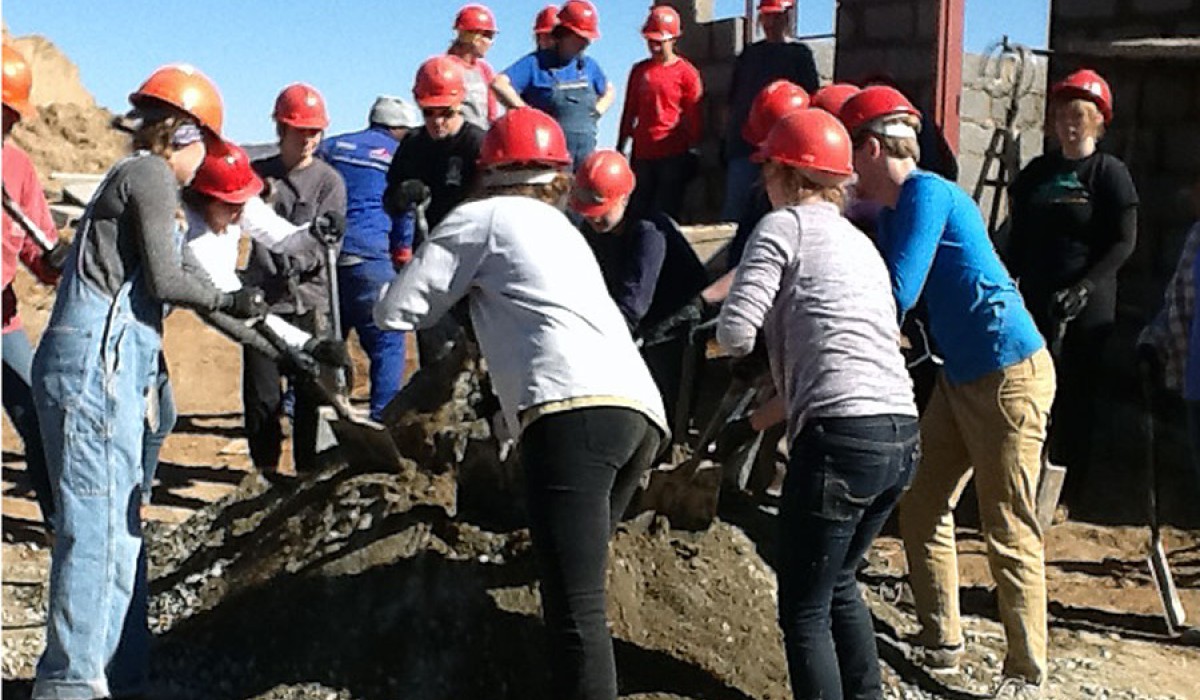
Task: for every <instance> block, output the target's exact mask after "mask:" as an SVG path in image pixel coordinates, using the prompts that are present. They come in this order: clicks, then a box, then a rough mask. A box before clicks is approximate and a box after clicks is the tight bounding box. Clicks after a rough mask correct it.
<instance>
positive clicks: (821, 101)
mask: <svg viewBox="0 0 1200 700" xmlns="http://www.w3.org/2000/svg"><path fill="white" fill-rule="evenodd" d="M861 90H862V88H860V87H859V86H857V85H853V84H851V83H830V84H829V85H826V86H825V87H823V88H821V89H819V90H817V91H816V92H814V93H813V96H812V106H813V107H817V108H819V109H823V110H825V111H826V112H829V113H830V114H832V115H833V116H835V117H836V116H837V115H839V114H841V112H842V106H843V105H845V104H846V100H848V99H850V98H851V97H854V96H855V95H857V94H858V93H859V92H860V91H861Z"/></svg>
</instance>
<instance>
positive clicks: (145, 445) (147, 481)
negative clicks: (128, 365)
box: [142, 356, 179, 505]
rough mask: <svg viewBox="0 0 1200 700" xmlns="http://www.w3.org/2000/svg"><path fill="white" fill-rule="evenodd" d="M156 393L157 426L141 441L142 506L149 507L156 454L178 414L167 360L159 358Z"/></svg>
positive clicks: (149, 430) (155, 470) (147, 432)
mask: <svg viewBox="0 0 1200 700" xmlns="http://www.w3.org/2000/svg"><path fill="white" fill-rule="evenodd" d="M158 362H159V365H158V379H157V381H156V385H155V386H156V390H155V391H156V393H157V394H158V424H157V425H147V426H146V435H145V437H143V439H142V504H143V505H150V497H151V494H152V493H153V491H154V475H155V474H156V473H157V472H158V454H159V452H161V451H162V446H163V442H165V441H166V439H167V436H168V435H170V434H171V431H172V430H174V429H175V421H177V420H178V419H179V412H178V411H177V410H176V408H175V392H174V390H173V389H171V377H170V375H168V374H167V360H166V358H165V357H161V356H160V357H159V360H158Z"/></svg>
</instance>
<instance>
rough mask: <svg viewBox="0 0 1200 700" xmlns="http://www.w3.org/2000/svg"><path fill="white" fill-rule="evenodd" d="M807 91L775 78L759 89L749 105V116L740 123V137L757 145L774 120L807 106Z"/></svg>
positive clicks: (773, 124)
mask: <svg viewBox="0 0 1200 700" xmlns="http://www.w3.org/2000/svg"><path fill="white" fill-rule="evenodd" d="M808 102H809V100H808V93H807V92H805V90H804V88H802V87H800V86H799V85H797V84H795V83H792V82H788V81H787V80H776V81H775V82H773V83H771V84H770V85H768V86H766V87H765V88H763V89H762V90H760V91H759V93H758V95H756V96H755V97H754V103H753V104H751V105H750V116H748V117H747V118H746V123H745V124H743V125H742V138H744V139H746V142H747V143H749V144H752V145H754V146H757V145H758V144H760V143H762V142H763V141H764V140H765V139H766V138H767V134H768V133H770V131H771V127H772V126H775V122H777V121H779V120H780V119H782V118H783V116H784V115H785V114H789V113H791V112H793V111H795V110H797V109H805V108H807V107H808Z"/></svg>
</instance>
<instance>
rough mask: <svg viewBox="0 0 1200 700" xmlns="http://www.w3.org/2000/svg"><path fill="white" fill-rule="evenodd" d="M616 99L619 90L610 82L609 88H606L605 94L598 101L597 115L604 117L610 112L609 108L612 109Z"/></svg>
mask: <svg viewBox="0 0 1200 700" xmlns="http://www.w3.org/2000/svg"><path fill="white" fill-rule="evenodd" d="M616 99H617V90H616V88H614V87H613V84H612V83H611V82H610V83H609V84H608V87H606V88H604V94H603V95H601V96H600V99H598V100H596V113H597V114H599V115H600V116H604V113H605V112H607V111H608V108H609V107H612V105H613V102H615V101H616Z"/></svg>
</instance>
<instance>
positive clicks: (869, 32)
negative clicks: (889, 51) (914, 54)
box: [864, 2, 915, 41]
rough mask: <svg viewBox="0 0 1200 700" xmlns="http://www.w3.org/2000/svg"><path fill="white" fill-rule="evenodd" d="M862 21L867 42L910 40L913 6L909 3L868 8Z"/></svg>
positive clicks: (912, 24)
mask: <svg viewBox="0 0 1200 700" xmlns="http://www.w3.org/2000/svg"><path fill="white" fill-rule="evenodd" d="M864 19H865V28H866V39H867V40H868V41H880V40H890V39H912V35H913V33H914V31H915V26H914V18H913V6H912V4H911V3H909V2H896V3H892V4H890V5H877V6H872V7H868V8H866V9H865V10H864Z"/></svg>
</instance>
